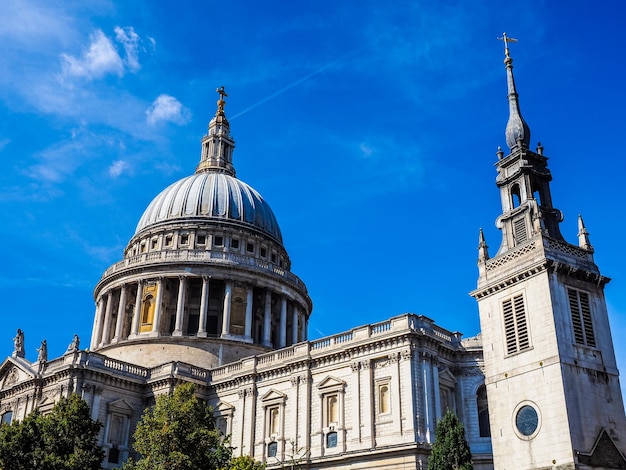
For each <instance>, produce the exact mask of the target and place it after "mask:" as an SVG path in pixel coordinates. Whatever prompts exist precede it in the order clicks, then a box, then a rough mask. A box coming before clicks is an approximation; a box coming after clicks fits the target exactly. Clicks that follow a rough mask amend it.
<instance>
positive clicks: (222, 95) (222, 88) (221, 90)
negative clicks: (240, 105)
mask: <svg viewBox="0 0 626 470" xmlns="http://www.w3.org/2000/svg"><path fill="white" fill-rule="evenodd" d="M215 91H216V92H218V93H219V94H220V101H223V100H224V97H225V96H228V94H227V93H226V90H224V87H223V86H222V87H220V88H217V89H216V90H215Z"/></svg>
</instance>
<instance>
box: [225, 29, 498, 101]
mask: <svg viewBox="0 0 626 470" xmlns="http://www.w3.org/2000/svg"><path fill="white" fill-rule="evenodd" d="M505 34H506V33H505ZM215 91H216V92H217V93H219V94H220V101H222V100H224V97H225V96H228V93H226V90H224V87H223V86H222V87H220V88H217V89H216V90H215Z"/></svg>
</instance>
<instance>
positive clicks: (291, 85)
mask: <svg viewBox="0 0 626 470" xmlns="http://www.w3.org/2000/svg"><path fill="white" fill-rule="evenodd" d="M361 49H363V47H359V48H358V49H355V50H354V51H352V52H348V53H347V54H345V55H343V56H341V57H339V58H338V59H335V60H333V61H331V62H329V63H327V64H325V65H322V66H321V67H320V68H318V69H317V70H314V71H313V72H311V73H309V74H308V75H305V76H304V77H301V78H299V79H297V80H296V81H294V82H292V83H290V84H289V85H286V86H284V87H282V88H281V89H280V90H277V91H275V92H274V93H272V94H271V95H268V96H266V97H265V98H263V99H262V100H260V101H257V102H256V103H254V104H253V105H251V106H248V107H247V108H246V109H244V110H243V111H241V112H240V113H237V114H235V115H234V116H233V117H231V118H229V120H231V121H232V120H233V119H236V118H238V117H239V116H243V115H244V114H246V113H247V112H248V111H252V110H253V109H254V108H257V107H258V106H261V105H262V104H263V103H267V102H268V101H269V100H271V99H273V98H276V97H277V96H279V95H282V94H283V93H285V92H286V91H288V90H290V89H291V88H293V87H295V86H297V85H299V84H300V83H302V82H305V81H307V80H308V79H309V78H311V77H314V76H315V75H319V74H320V73H322V72H323V71H325V70H327V69H329V68H331V67H332V66H334V65H336V64H338V63H339V62H341V61H342V60H344V59H346V58H347V57H350V56H351V55H354V54H356V53H357V52H359V51H360V50H361Z"/></svg>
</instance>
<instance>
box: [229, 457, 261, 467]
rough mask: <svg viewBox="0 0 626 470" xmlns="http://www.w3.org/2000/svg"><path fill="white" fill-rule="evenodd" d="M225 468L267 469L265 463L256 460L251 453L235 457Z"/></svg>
mask: <svg viewBox="0 0 626 470" xmlns="http://www.w3.org/2000/svg"><path fill="white" fill-rule="evenodd" d="M224 470H265V464H264V463H261V462H258V461H256V460H254V459H253V458H252V457H250V456H249V455H242V456H241V457H233V458H232V459H231V460H230V462H229V463H228V467H226V468H225V469H224Z"/></svg>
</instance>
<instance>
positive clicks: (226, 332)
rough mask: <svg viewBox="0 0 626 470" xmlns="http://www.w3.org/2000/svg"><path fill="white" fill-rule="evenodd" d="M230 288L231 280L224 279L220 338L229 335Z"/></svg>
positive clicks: (231, 288) (231, 286)
mask: <svg viewBox="0 0 626 470" xmlns="http://www.w3.org/2000/svg"><path fill="white" fill-rule="evenodd" d="M232 290H233V283H232V281H226V286H225V288H224V311H223V314H222V338H223V337H225V336H229V335H230V297H231V293H232Z"/></svg>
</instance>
